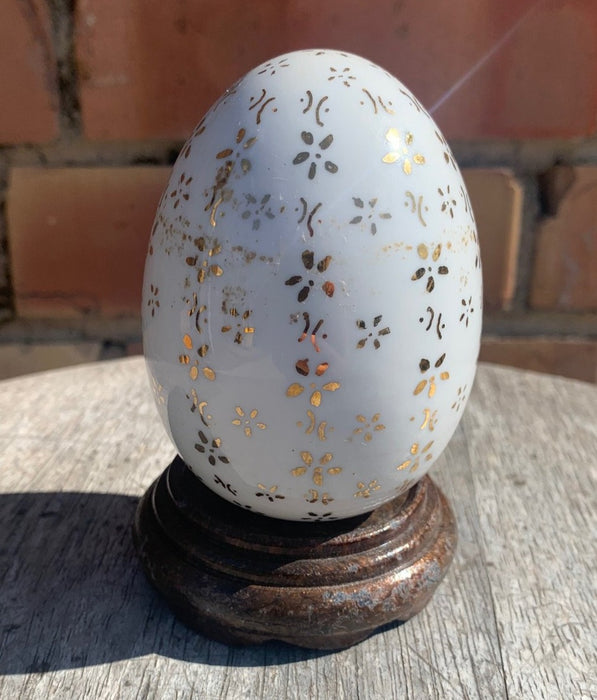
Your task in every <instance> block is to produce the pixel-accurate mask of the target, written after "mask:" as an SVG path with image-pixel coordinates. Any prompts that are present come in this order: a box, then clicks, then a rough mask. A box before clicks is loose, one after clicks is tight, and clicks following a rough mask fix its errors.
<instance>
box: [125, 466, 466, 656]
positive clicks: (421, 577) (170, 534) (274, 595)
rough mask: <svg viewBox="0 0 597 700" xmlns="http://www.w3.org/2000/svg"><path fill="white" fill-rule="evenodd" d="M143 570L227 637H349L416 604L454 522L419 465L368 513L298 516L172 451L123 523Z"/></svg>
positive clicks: (431, 587) (186, 613) (209, 630)
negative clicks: (285, 515)
mask: <svg viewBox="0 0 597 700" xmlns="http://www.w3.org/2000/svg"><path fill="white" fill-rule="evenodd" d="M133 532H134V539H135V545H136V547H137V551H138V553H139V557H140V559H141V562H142V564H143V567H144V569H145V573H146V574H147V577H148V578H149V580H150V581H151V583H153V584H154V585H155V587H156V588H157V589H158V590H159V591H161V593H162V594H163V595H164V597H165V598H166V600H167V601H168V603H169V605H170V606H171V608H172V610H173V611H174V613H175V614H176V615H177V616H178V617H179V618H180V619H181V620H182V621H183V622H185V623H186V624H187V625H189V626H190V627H192V628H194V629H196V630H198V631H199V632H201V633H202V634H204V635H206V636H207V637H211V638H212V639H216V640H218V641H222V642H226V643H232V644H255V643H261V642H265V641H267V640H272V639H273V640H280V641H284V642H288V643H291V644H296V645H299V646H302V647H308V648H313V649H340V648H343V647H348V646H350V645H351V644H355V643H356V642H359V641H361V640H363V639H365V638H366V637H367V636H369V635H370V634H371V633H372V632H373V631H374V630H375V629H377V628H378V627H380V626H381V625H384V624H386V623H389V622H394V621H404V620H407V619H409V618H410V617H412V616H413V615H415V614H416V613H417V612H419V611H420V610H421V609H422V608H423V607H424V606H425V605H426V604H427V602H428V601H429V599H430V598H431V596H432V594H433V592H434V591H435V589H436V587H437V586H438V584H439V583H440V581H441V580H442V578H443V576H444V574H445V573H446V570H447V568H448V566H449V565H450V562H451V561H452V557H453V554H454V549H455V546H456V525H455V521H454V516H453V514H452V511H451V509H450V506H449V505H448V503H447V501H446V499H445V497H444V495H443V494H442V493H441V491H440V490H439V489H438V488H437V487H436V486H435V484H434V483H433V482H432V481H431V479H430V478H429V477H423V479H421V481H419V482H418V483H417V484H416V485H415V486H413V487H412V489H410V491H408V492H407V493H406V494H404V495H403V496H400V497H398V498H396V499H395V500H393V501H390V502H389V503H386V504H384V505H383V506H380V507H379V508H377V509H376V510H374V511H372V512H371V513H368V514H365V515H362V516H358V517H355V518H348V519H344V520H337V521H334V522H326V523H297V522H290V521H284V520H277V519H273V518H267V517H265V516H262V515H257V514H254V513H250V512H248V511H245V510H243V509H241V508H239V507H237V506H235V505H232V504H230V503H228V502H227V501H224V500H223V499H221V498H220V497H219V496H216V495H215V494H214V493H212V492H211V491H210V490H209V489H208V488H206V487H205V486H203V485H202V484H201V483H200V482H199V480H198V479H197V478H196V477H195V476H194V474H193V473H192V472H191V471H190V469H188V467H187V466H186V465H185V463H184V462H183V461H182V459H181V458H180V457H177V458H176V459H175V460H174V461H173V462H172V464H171V465H170V466H169V467H168V468H167V469H166V470H165V471H164V473H163V474H162V475H161V476H160V477H159V478H158V479H157V480H156V481H155V482H154V483H153V484H152V486H151V487H150V488H149V489H148V491H147V492H146V493H145V495H144V496H143V498H142V499H141V502H140V503H139V507H138V509H137V514H136V517H135V523H134V527H133Z"/></svg>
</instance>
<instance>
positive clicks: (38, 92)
mask: <svg viewBox="0 0 597 700" xmlns="http://www.w3.org/2000/svg"><path fill="white" fill-rule="evenodd" d="M54 66H55V59H54V52H53V48H52V43H51V39H50V23H49V17H48V11H47V7H46V4H45V3H44V2H42V1H41V0H30V2H22V0H21V1H20V0H3V1H2V3H0V101H1V103H2V108H1V109H0V143H3V144H17V143H25V142H28V143H42V142H46V141H50V140H52V139H54V138H56V137H57V136H58V98H57V91H56V76H55V69H54Z"/></svg>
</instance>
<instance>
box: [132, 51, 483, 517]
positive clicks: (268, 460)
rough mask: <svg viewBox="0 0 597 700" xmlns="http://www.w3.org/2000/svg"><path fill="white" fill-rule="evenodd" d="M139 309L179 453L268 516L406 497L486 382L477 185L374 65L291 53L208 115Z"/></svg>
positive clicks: (227, 492)
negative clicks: (478, 378)
mask: <svg viewBox="0 0 597 700" xmlns="http://www.w3.org/2000/svg"><path fill="white" fill-rule="evenodd" d="M143 295H144V296H143V334H144V352H145V356H146V360H147V366H148V370H149V374H150V377H151V382H152V386H153V390H154V394H155V398H156V403H157V406H158V409H159V412H160V415H161V418H162V420H163V422H164V425H165V426H166V428H167V430H168V432H169V433H170V435H171V437H172V440H173V442H174V445H175V446H176V448H177V449H178V451H179V453H180V455H181V456H182V458H183V459H184V460H185V462H186V463H187V464H188V466H189V467H190V468H191V469H192V471H193V472H194V473H195V474H196V475H197V477H199V479H200V480H201V481H202V482H203V483H204V484H205V485H206V486H208V487H209V488H210V489H212V490H213V491H215V492H216V493H218V494H219V495H220V496H222V497H223V498H225V499H227V500H229V501H232V502H233V503H236V504H237V505H239V506H240V507H243V508H246V509H248V510H250V511H252V512H258V513H263V514H265V515H268V516H273V517H276V518H284V519H289V520H307V521H308V520H327V519H337V518H343V517H348V516H353V515H356V514H359V513H363V512H366V511H369V510H372V509H373V508H374V507H376V506H377V505H379V504H381V503H382V502H384V501H387V500H389V499H391V498H393V497H395V496H396V495H398V494H400V493H402V492H404V491H405V490H406V489H408V488H409V487H410V486H412V485H413V484H414V483H415V481H417V480H418V479H419V478H420V477H422V476H423V475H424V474H425V473H426V472H427V471H428V469H429V468H430V466H431V465H432V464H433V462H434V461H435V460H436V459H437V457H438V456H439V454H440V453H441V452H442V450H443V449H444V447H445V446H446V444H447V442H448V440H449V439H450V437H451V436H452V434H453V432H454V430H455V428H456V426H457V424H458V421H459V419H460V416H461V414H462V411H463V408H464V405H465V403H466V400H467V397H468V394H469V391H470V389H471V386H472V383H473V378H474V374H475V367H476V360H477V355H478V350H479V339H480V331H481V315H482V313H481V312H482V309H481V305H482V293H481V269H480V261H479V249H478V242H477V234H476V229H475V221H474V217H473V212H472V210H471V205H470V201H469V198H468V196H467V192H466V189H465V186H464V183H463V181H462V177H461V175H460V172H459V170H458V167H457V165H456V163H455V161H454V158H453V156H452V153H451V152H450V148H449V147H448V144H447V143H446V141H445V139H444V137H443V136H442V135H441V133H440V132H439V130H438V128H437V126H436V125H435V123H434V122H433V120H432V119H431V117H430V116H429V114H428V113H427V112H426V111H425V110H424V108H423V107H422V106H421V105H420V104H419V102H418V101H417V99H416V98H415V97H414V96H413V95H412V94H411V93H410V92H409V91H408V90H407V89H406V88H405V87H404V85H402V84H401V83H400V82H399V81H398V80H396V78H394V77H392V76H391V75H389V74H388V73H387V72H386V71H384V70H383V69H382V68H380V67H378V66H376V65H374V64H372V63H370V62H369V61H367V60H365V59H363V58H359V57H358V56H354V55H350V54H346V53H341V52H338V51H323V50H309V51H297V52H294V53H289V54H286V55H284V56H280V57H278V58H276V59H274V60H272V61H269V62H267V63H265V64H263V65H261V66H259V67H257V68H255V69H254V70H252V71H251V72H249V73H248V74H247V75H246V76H245V77H244V78H242V80H240V81H239V82H237V83H236V84H235V85H234V86H233V87H232V88H231V89H229V90H228V91H227V92H226V93H225V94H224V95H223V97H222V98H221V99H220V100H219V101H218V102H217V103H216V104H215V105H214V106H213V107H212V108H211V110H210V111H209V112H208V113H207V115H206V116H205V117H204V119H203V120H202V121H201V122H200V124H199V125H198V126H197V128H196V129H195V131H194V132H193V134H192V136H191V138H190V139H189V141H188V142H187V143H186V145H185V146H184V148H183V150H182V152H181V153H180V156H179V157H178V160H177V161H176V164H175V165H174V168H173V172H172V176H171V178H170V182H169V184H168V187H167V189H166V191H165V192H164V194H163V196H162V199H161V201H160V204H159V208H158V211H157V215H156V219H155V224H154V227H153V230H152V233H151V240H150V245H149V253H148V256H147V262H146V269H145V281H144V290H143Z"/></svg>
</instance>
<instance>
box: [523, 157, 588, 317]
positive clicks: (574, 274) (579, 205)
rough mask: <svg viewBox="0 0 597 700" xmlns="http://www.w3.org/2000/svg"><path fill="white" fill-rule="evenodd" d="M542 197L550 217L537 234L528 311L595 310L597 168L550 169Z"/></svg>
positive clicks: (541, 225)
mask: <svg viewBox="0 0 597 700" xmlns="http://www.w3.org/2000/svg"><path fill="white" fill-rule="evenodd" d="M546 192H547V194H548V199H549V201H548V204H549V207H550V208H551V209H552V211H553V212H554V214H555V215H554V216H552V217H549V218H547V219H545V220H544V221H543V222H542V223H541V224H540V226H539V229H538V231H537V241H536V250H535V264H534V273H533V279H532V287H531V297H530V302H531V306H533V307H534V308H536V309H560V310H574V311H596V310H597V273H596V270H597V167H580V168H567V167H564V166H562V167H557V168H554V169H552V171H551V172H550V174H549V175H548V178H547V183H546Z"/></svg>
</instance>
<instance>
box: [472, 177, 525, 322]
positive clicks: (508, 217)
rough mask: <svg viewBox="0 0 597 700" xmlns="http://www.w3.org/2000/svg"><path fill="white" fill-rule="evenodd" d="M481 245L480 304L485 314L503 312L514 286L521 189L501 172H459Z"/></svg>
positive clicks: (510, 299)
mask: <svg viewBox="0 0 597 700" xmlns="http://www.w3.org/2000/svg"><path fill="white" fill-rule="evenodd" d="M463 176H464V180H465V182H466V187H467V190H468V192H469V195H470V198H471V203H472V205H473V210H474V212H475V218H476V221H477V229H478V232H479V243H480V246H481V262H482V264H483V303H484V306H485V309H486V310H488V311H492V310H496V309H507V308H508V307H509V306H510V302H511V301H512V297H513V296H514V290H515V286H516V265H517V257H518V244H519V240H520V226H521V216H522V189H521V187H520V184H519V183H518V182H517V181H516V179H515V178H514V177H513V176H512V174H511V173H509V172H508V171H505V170H482V169H479V170H476V169H469V170H464V171H463Z"/></svg>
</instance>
